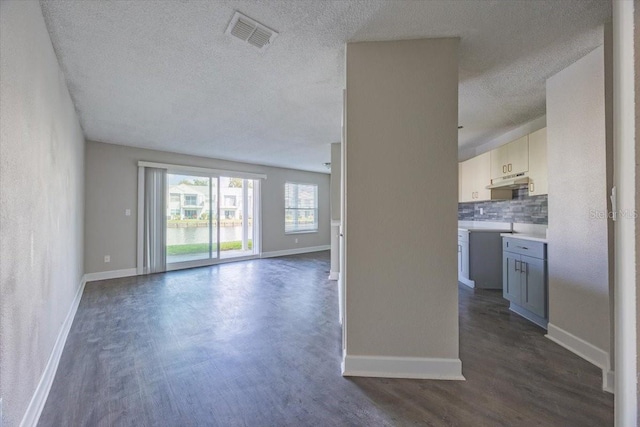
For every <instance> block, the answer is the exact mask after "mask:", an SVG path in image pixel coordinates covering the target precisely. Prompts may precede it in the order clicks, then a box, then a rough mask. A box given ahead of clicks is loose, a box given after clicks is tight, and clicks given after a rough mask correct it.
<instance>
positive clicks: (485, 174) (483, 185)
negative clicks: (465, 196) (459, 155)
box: [473, 153, 491, 202]
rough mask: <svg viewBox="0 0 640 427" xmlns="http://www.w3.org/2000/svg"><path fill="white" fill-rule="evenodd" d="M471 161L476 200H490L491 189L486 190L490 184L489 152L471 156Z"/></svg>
mask: <svg viewBox="0 0 640 427" xmlns="http://www.w3.org/2000/svg"><path fill="white" fill-rule="evenodd" d="M473 162H474V171H475V176H474V185H473V187H474V190H475V194H476V201H477V202H481V201H483V200H491V190H487V185H491V154H490V153H484V154H480V155H479V156H477V157H474V158H473Z"/></svg>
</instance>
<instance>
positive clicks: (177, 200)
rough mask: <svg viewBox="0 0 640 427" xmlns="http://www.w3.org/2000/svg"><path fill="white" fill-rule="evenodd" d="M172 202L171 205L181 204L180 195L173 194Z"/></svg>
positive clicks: (171, 196)
mask: <svg viewBox="0 0 640 427" xmlns="http://www.w3.org/2000/svg"><path fill="white" fill-rule="evenodd" d="M170 201H171V203H180V194H175V193H171V195H170Z"/></svg>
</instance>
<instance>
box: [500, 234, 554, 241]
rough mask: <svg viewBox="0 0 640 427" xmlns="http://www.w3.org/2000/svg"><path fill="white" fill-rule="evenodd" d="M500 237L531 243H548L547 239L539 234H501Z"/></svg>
mask: <svg viewBox="0 0 640 427" xmlns="http://www.w3.org/2000/svg"><path fill="white" fill-rule="evenodd" d="M500 235H501V236H502V237H513V238H515V239H522V240H531V241H533V242H542V243H548V241H547V238H546V237H545V236H542V235H540V234H526V233H501V234H500Z"/></svg>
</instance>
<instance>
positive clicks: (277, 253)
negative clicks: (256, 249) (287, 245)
mask: <svg viewBox="0 0 640 427" xmlns="http://www.w3.org/2000/svg"><path fill="white" fill-rule="evenodd" d="M329 249H331V245H322V246H308V247H306V248H294V249H285V250H283V251H271V252H262V253H261V254H260V258H273V257H278V256H287V255H298V254H307V253H309V252H320V251H328V250H329Z"/></svg>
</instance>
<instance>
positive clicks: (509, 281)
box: [502, 237, 548, 328]
mask: <svg viewBox="0 0 640 427" xmlns="http://www.w3.org/2000/svg"><path fill="white" fill-rule="evenodd" d="M546 253H547V250H546V243H542V242H533V241H528V240H522V239H517V238H513V237H504V238H503V251H502V268H503V271H502V282H503V283H502V292H503V296H504V297H505V298H506V299H508V300H509V301H510V302H511V307H510V308H511V310H512V311H514V312H516V313H518V314H520V315H521V316H523V317H525V318H527V319H529V320H531V321H532V322H534V323H536V324H538V325H539V326H542V327H543V328H546V327H547V323H548V322H547V319H548V313H547V310H548V308H547V307H548V303H547V299H548V296H547V287H548V284H547V259H546V258H547V257H546Z"/></svg>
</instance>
